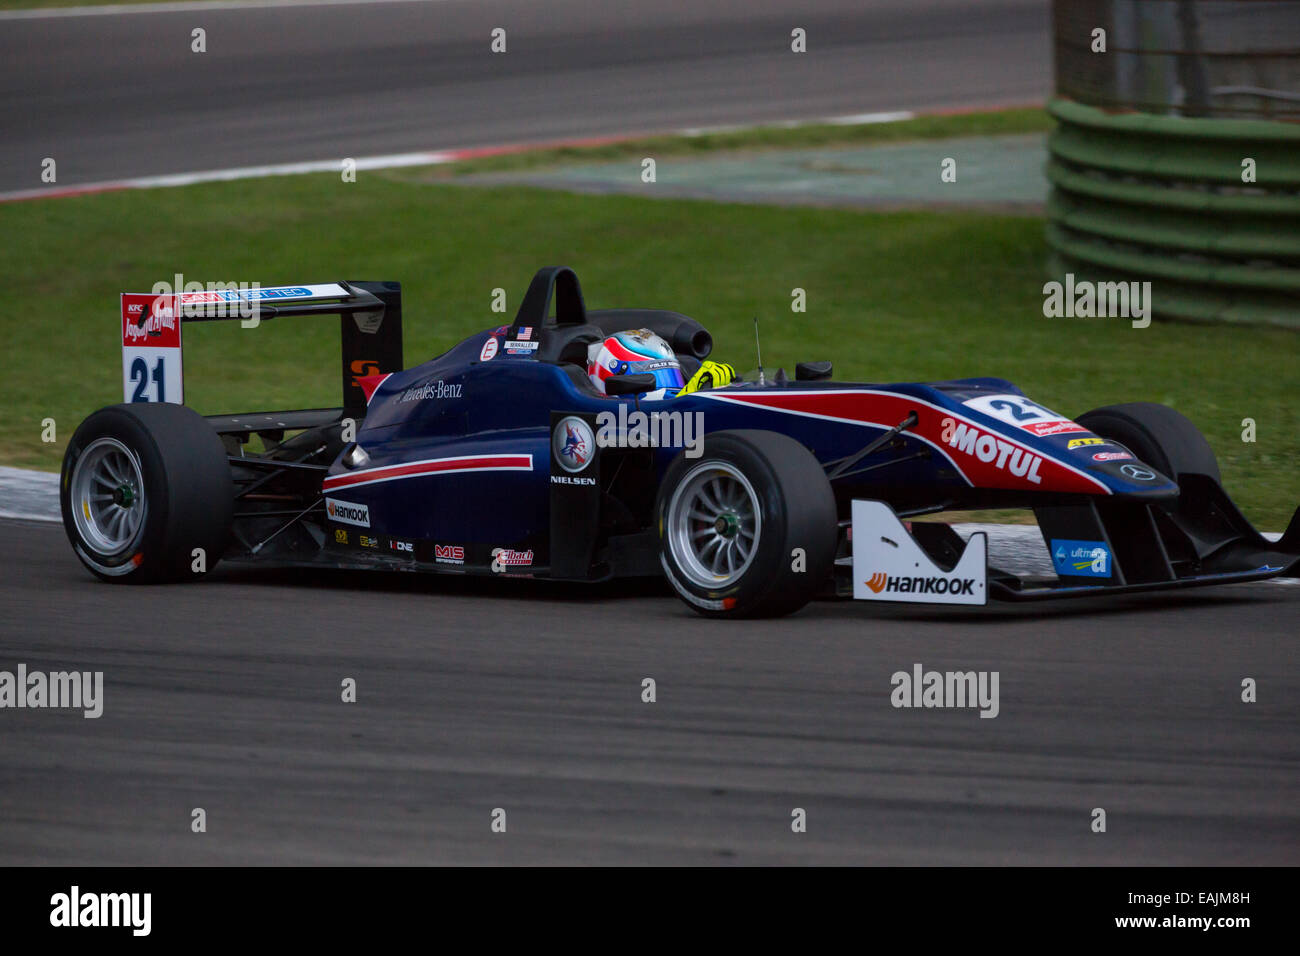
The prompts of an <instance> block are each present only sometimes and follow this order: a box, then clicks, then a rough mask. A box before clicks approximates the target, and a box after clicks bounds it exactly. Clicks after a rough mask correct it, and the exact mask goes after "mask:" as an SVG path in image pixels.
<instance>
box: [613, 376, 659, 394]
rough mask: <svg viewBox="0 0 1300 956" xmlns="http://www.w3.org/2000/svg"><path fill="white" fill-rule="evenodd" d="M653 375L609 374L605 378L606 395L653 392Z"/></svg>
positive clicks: (654, 384) (654, 383)
mask: <svg viewBox="0 0 1300 956" xmlns="http://www.w3.org/2000/svg"><path fill="white" fill-rule="evenodd" d="M656 384H657V383H656V382H655V377H654V376H653V375H649V374H646V375H611V376H610V377H609V378H607V379H605V394H606V395H640V394H641V393H642V392H653V391H654V390H655V386H656Z"/></svg>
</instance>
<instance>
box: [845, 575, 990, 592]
mask: <svg viewBox="0 0 1300 956" xmlns="http://www.w3.org/2000/svg"><path fill="white" fill-rule="evenodd" d="M866 585H867V587H869V588H871V593H873V594H879V593H880V592H881V591H885V592H888V593H893V594H974V593H975V591H974V588H975V579H974V578H941V577H928V576H925V575H918V576H916V577H907V576H900V575H897V574H884V573H882V572H880V571H877V572H876V573H875V574H873V575H871V577H869V578H867V580H866Z"/></svg>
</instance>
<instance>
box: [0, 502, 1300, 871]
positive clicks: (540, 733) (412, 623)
mask: <svg viewBox="0 0 1300 956" xmlns="http://www.w3.org/2000/svg"><path fill="white" fill-rule="evenodd" d="M0 533H3V535H4V538H5V541H6V547H5V548H4V549H3V553H2V555H0V630H2V633H3V639H2V640H0V669H7V670H11V671H12V670H13V669H14V668H15V666H16V664H17V663H20V662H22V663H26V664H27V665H28V667H29V669H33V670H34V669H44V670H56V669H79V670H80V669H86V670H102V671H103V672H104V682H105V690H104V697H105V702H104V714H103V716H102V717H100V718H99V719H97V720H87V719H84V718H83V717H82V716H81V714H80V713H77V712H68V711H53V710H43V711H34V710H2V711H0V768H2V769H0V864H18V863H22V864H27V863H59V864H73V865H82V864H150V863H170V864H235V863H252V864H271V863H314V864H325V863H362V864H383V863H409V864H422V863H525V864H533V863H610V864H630V863H662V864H668V863H701V864H712V863H742V864H770V863H881V864H941V863H957V864H1001V863H1025V864H1046V865H1058V864H1059V865H1065V864H1081V863H1097V864H1110V863H1117V864H1118V863H1124V864H1138V865H1145V864H1264V863H1268V864H1292V865H1294V864H1295V863H1297V862H1300V849H1298V848H1300V799H1297V797H1300V773H1298V770H1300V767H1298V761H1300V755H1298V754H1297V751H1296V747H1295V714H1296V707H1295V701H1296V700H1297V695H1300V669H1298V667H1297V664H1296V659H1297V658H1296V654H1295V640H1296V626H1295V625H1296V620H1297V611H1298V610H1300V587H1296V586H1286V585H1276V584H1274V585H1241V586H1234V587H1230V588H1222V589H1215V590H1205V591H1200V592H1185V593H1181V594H1176V595H1170V596H1163V597H1161V596H1147V597H1144V598H1141V599H1138V598H1115V599H1110V600H1107V601H1104V602H1101V603H1091V604H1088V603H1083V602H1059V603H1055V604H1053V605H1050V606H1035V607H1032V608H1025V607H1020V606H1016V607H1008V606H1005V605H998V606H993V607H990V608H987V609H971V610H934V609H908V608H903V607H896V608H881V607H879V606H871V607H867V606H864V605H861V604H852V603H835V602H819V603H816V604H814V605H811V606H810V607H808V608H807V609H805V610H804V611H803V612H802V613H800V614H798V615H796V616H794V617H791V618H789V619H786V620H784V621H776V622H757V623H732V622H721V623H719V622H713V621H705V620H702V619H700V618H697V617H695V616H694V615H693V614H691V613H690V612H689V611H688V610H687V609H686V608H685V607H684V606H683V605H681V604H680V603H679V602H678V601H677V599H676V598H674V597H672V596H670V595H668V594H666V593H663V592H662V591H661V590H660V589H658V587H657V586H648V585H636V586H619V587H612V588H610V587H606V588H596V589H593V588H557V587H554V586H550V587H548V586H544V585H542V584H540V583H534V582H507V581H499V580H485V581H478V582H472V581H466V580H463V579H456V578H426V577H417V576H415V575H400V574H394V575H382V574H370V575H365V574H362V575H342V574H328V575H303V574H296V573H278V574H273V575H269V576H268V575H265V574H254V573H250V572H246V571H239V572H232V571H230V570H223V569H222V568H218V569H216V570H215V571H214V572H213V573H212V575H211V577H210V579H209V580H207V581H205V582H202V583H200V584H195V585H183V586H175V587H165V588H163V587H156V588H138V587H119V586H110V585H104V584H100V583H98V582H95V581H94V580H93V579H91V578H90V577H89V575H88V574H87V573H86V572H84V571H83V570H82V569H81V567H80V565H79V564H78V563H77V562H76V560H75V559H74V557H73V556H72V554H71V551H70V549H69V547H68V545H67V542H66V539H65V538H64V535H63V531H62V528H61V527H59V526H58V525H56V524H51V523H36V522H31V523H24V522H13V521H8V522H0ZM915 662H920V663H922V664H923V665H924V666H925V667H926V668H935V669H939V670H953V669H962V670H965V669H975V670H996V671H998V672H999V674H1000V713H999V715H998V716H997V717H996V718H995V719H981V718H979V717H978V716H977V715H976V712H974V711H972V710H906V709H895V708H894V707H892V706H891V704H890V691H891V684H890V677H891V675H892V674H893V673H894V672H895V671H897V670H910V668H911V666H912V664H913V663H915ZM345 677H352V678H354V679H355V680H356V682H357V689H358V700H357V702H356V703H354V704H344V703H342V702H341V701H340V683H341V681H342V680H343V679H344V678H345ZM645 677H652V678H654V679H655V681H656V682H657V698H658V699H657V701H656V702H655V703H652V704H648V703H643V702H642V701H641V696H640V695H641V681H642V679H643V678H645ZM1243 677H1253V678H1255V679H1256V680H1257V681H1258V687H1259V701H1258V703H1255V704H1244V703H1241V702H1240V698H1239V695H1240V681H1241V679H1242V678H1243ZM195 807H202V808H203V809H204V810H206V812H207V821H208V831H207V832H206V833H203V834H195V833H192V832H190V819H191V817H190V814H191V810H192V809H193V808H195ZM795 807H802V808H803V809H804V810H806V812H807V821H808V829H807V832H806V833H802V834H795V833H793V832H791V827H790V822H791V812H792V809H793V808H795ZM1094 807H1102V808H1104V809H1105V810H1106V811H1107V814H1108V819H1107V832H1105V833H1101V834H1098V833H1093V832H1091V830H1090V822H1091V819H1092V817H1091V811H1092V809H1093V808H1094ZM494 808H502V809H504V810H505V811H506V822H507V830H506V832H505V833H504V834H501V833H497V834H494V833H492V832H491V829H490V821H491V814H492V811H493V809H494Z"/></svg>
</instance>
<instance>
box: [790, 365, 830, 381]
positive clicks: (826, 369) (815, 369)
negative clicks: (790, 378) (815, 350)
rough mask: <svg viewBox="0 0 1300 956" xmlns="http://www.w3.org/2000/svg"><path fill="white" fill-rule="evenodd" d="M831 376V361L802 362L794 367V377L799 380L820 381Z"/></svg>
mask: <svg viewBox="0 0 1300 956" xmlns="http://www.w3.org/2000/svg"><path fill="white" fill-rule="evenodd" d="M830 377H831V363H830V362H800V363H799V364H798V365H796V366H795V367H794V378H795V381H797V382H820V381H824V380H825V379H828V378H830Z"/></svg>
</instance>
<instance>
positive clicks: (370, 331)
mask: <svg viewBox="0 0 1300 956" xmlns="http://www.w3.org/2000/svg"><path fill="white" fill-rule="evenodd" d="M121 306H122V400H123V401H125V402H173V403H175V404H177V405H181V404H184V402H185V392H184V375H183V371H182V364H181V328H182V326H183V325H184V324H185V323H188V322H239V323H240V324H241V325H242V326H243V328H244V329H246V330H247V329H255V328H256V327H257V325H259V324H261V323H262V322H265V321H268V320H270V319H276V318H282V317H286V316H295V315H337V316H339V330H340V336H341V343H340V345H341V356H342V384H343V408H344V411H345V413H349V414H358V415H359V414H364V413H365V408H366V396H365V392H364V391H363V390H362V388H361V386H360V384H359V383H358V379H361V378H364V377H365V376H368V375H379V374H383V373H386V372H398V371H401V369H402V286H401V284H400V283H398V282H331V283H325V284H322V285H302V286H274V287H270V288H260V287H253V288H223V289H217V290H216V291H204V292H180V293H168V294H163V295H158V294H156V293H151V292H143V293H132V292H126V293H123V294H122V302H121Z"/></svg>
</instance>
